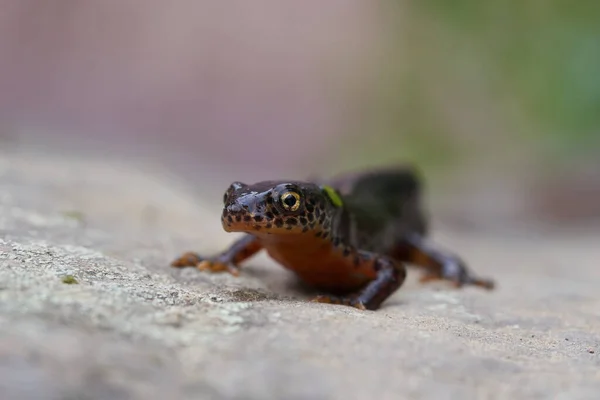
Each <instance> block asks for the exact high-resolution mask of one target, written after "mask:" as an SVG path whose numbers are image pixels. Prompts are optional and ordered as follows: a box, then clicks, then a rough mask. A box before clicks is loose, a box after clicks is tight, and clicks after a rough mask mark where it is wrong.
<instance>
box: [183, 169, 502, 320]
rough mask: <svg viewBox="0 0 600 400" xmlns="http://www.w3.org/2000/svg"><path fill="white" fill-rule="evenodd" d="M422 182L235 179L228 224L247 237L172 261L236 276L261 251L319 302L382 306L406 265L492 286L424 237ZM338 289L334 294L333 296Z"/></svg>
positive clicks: (354, 177)
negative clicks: (212, 252) (210, 253)
mask: <svg viewBox="0 0 600 400" xmlns="http://www.w3.org/2000/svg"><path fill="white" fill-rule="evenodd" d="M420 196H421V188H420V181H419V179H418V176H417V174H416V173H415V171H414V170H412V169H410V168H406V167H401V168H392V169H386V170H374V171H368V172H363V173H358V174H356V173H354V174H348V175H343V176H339V177H337V178H335V179H333V180H331V181H329V182H326V184H320V183H312V182H303V181H291V180H286V181H265V182H259V183H255V184H252V185H246V184H243V183H241V182H235V183H233V184H232V185H231V186H230V187H229V189H228V190H227V191H226V193H225V194H224V198H223V202H224V206H223V213H222V216H221V220H222V224H223V228H224V229H225V230H226V231H228V232H245V233H247V235H246V236H245V237H244V238H242V239H240V240H239V241H238V242H236V243H235V244H234V245H233V246H232V247H231V248H230V249H228V250H226V251H225V252H223V253H222V254H220V255H219V256H217V257H213V258H210V259H205V258H203V257H201V256H199V255H197V254H195V253H187V254H185V255H184V256H182V257H180V258H179V259H177V260H175V262H174V263H173V265H174V266H178V267H183V266H193V265H195V266H197V267H198V268H199V269H202V270H210V271H224V270H228V271H229V272H231V273H234V274H237V273H238V269H237V266H238V264H239V263H241V262H242V261H243V260H245V259H247V258H248V257H250V256H252V255H253V254H255V253H256V252H257V251H259V250H261V249H264V250H266V251H267V253H268V254H269V255H270V256H271V257H272V258H273V259H274V260H276V261H277V262H278V263H279V264H281V265H282V266H284V267H285V268H287V269H289V270H292V271H294V272H295V273H296V274H297V275H298V276H299V277H300V278H301V279H302V280H304V281H305V282H307V283H308V284H311V285H313V286H315V287H316V288H318V289H320V290H323V291H327V292H328V293H330V294H332V295H325V296H319V297H318V298H317V299H316V301H320V302H329V303H335V304H345V305H351V306H355V307H358V308H367V309H376V308H378V307H379V306H380V305H381V303H382V302H383V301H384V300H385V299H386V298H387V297H389V296H390V295H391V294H392V293H393V292H394V291H396V290H397V289H398V288H399V287H400V286H401V285H402V283H403V281H404V278H405V276H406V269H405V267H404V264H403V263H404V262H407V263H411V264H415V265H417V266H421V267H423V268H425V269H426V270H427V274H426V276H425V279H446V280H450V281H452V282H454V283H455V284H456V285H457V286H461V285H463V284H473V285H477V286H482V287H486V288H491V287H493V283H492V282H491V281H489V280H484V279H477V278H474V277H473V276H471V275H470V274H469V273H468V272H467V269H466V267H465V265H464V263H463V262H462V261H461V260H460V259H458V257H456V256H454V255H453V254H450V253H447V252H444V251H441V250H439V249H438V248H437V247H436V246H433V245H431V244H430V243H429V242H428V241H427V240H426V239H425V236H426V234H427V222H426V217H425V213H424V211H423V209H422V203H421V199H420ZM333 295H335V296H333Z"/></svg>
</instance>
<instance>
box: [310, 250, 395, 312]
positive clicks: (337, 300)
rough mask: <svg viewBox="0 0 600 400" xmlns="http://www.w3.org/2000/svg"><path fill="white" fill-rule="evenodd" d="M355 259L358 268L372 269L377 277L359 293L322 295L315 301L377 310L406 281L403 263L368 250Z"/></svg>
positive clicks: (358, 253)
mask: <svg viewBox="0 0 600 400" xmlns="http://www.w3.org/2000/svg"><path fill="white" fill-rule="evenodd" d="M354 259H355V260H357V261H358V264H356V265H355V267H356V268H357V269H363V270H364V269H367V270H369V269H371V270H372V272H374V274H375V279H373V280H371V281H369V282H368V283H367V284H366V286H364V287H363V288H362V289H361V290H360V291H358V292H357V293H354V294H351V295H348V296H331V295H321V296H317V297H315V298H314V299H313V300H312V301H313V302H317V303H329V304H340V305H346V306H351V307H355V308H358V309H361V310H376V309H378V308H379V307H380V306H381V303H383V302H384V301H385V300H387V298H388V297H390V296H391V295H392V294H393V293H394V292H395V291H396V290H398V288H399V287H400V286H402V283H404V279H405V278H406V268H405V267H404V265H403V264H400V263H398V262H396V261H394V260H392V259H390V258H388V257H381V256H379V255H376V254H374V253H370V252H366V251H358V252H357V254H356V255H355V256H354ZM353 262H354V261H353Z"/></svg>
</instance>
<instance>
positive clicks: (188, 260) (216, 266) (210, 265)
mask: <svg viewBox="0 0 600 400" xmlns="http://www.w3.org/2000/svg"><path fill="white" fill-rule="evenodd" d="M171 266H172V267H175V268H185V267H196V268H197V269H199V270H200V271H206V272H213V273H217V272H229V273H230V274H231V275H233V276H239V275H240V270H239V268H237V267H236V266H235V265H232V264H228V263H225V262H221V261H218V260H210V259H203V258H202V257H200V256H199V255H198V254H196V253H192V252H188V253H185V254H183V255H182V256H181V257H179V258H177V259H176V260H174V261H173V262H172V263H171Z"/></svg>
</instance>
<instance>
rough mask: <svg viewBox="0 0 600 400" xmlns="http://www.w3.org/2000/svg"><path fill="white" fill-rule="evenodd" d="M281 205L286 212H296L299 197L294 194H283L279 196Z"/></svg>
mask: <svg viewBox="0 0 600 400" xmlns="http://www.w3.org/2000/svg"><path fill="white" fill-rule="evenodd" d="M281 204H282V205H283V208H285V209H286V210H289V211H296V210H298V208H300V195H299V194H298V193H296V192H285V193H284V194H282V195H281Z"/></svg>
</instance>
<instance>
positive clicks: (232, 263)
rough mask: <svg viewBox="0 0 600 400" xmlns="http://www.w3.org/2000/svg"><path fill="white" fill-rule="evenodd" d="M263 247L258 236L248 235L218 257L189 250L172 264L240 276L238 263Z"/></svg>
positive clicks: (176, 266) (177, 266)
mask: <svg viewBox="0 0 600 400" xmlns="http://www.w3.org/2000/svg"><path fill="white" fill-rule="evenodd" d="M261 249H262V245H261V244H260V242H259V240H258V239H257V238H256V237H254V236H252V235H246V236H244V237H242V238H241V239H239V240H237V241H236V242H234V243H233V244H232V245H231V246H230V247H229V248H228V249H227V250H225V251H223V252H222V253H221V254H219V255H217V256H216V257H209V258H206V257H202V256H201V255H199V254H197V253H194V252H187V253H185V254H183V255H181V256H180V257H179V258H177V259H175V260H174V261H173V262H172V263H171V266H172V267H175V268H184V267H196V268H198V269H199V270H201V271H208V272H229V273H230V274H231V275H234V276H238V275H239V273H240V270H239V267H238V265H239V264H240V263H241V262H243V261H244V260H246V259H248V258H250V257H252V256H253V255H254V254H256V253H258V252H259V251H260V250H261Z"/></svg>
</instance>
